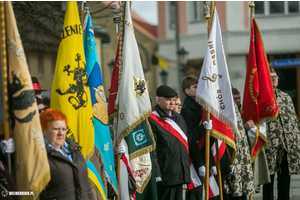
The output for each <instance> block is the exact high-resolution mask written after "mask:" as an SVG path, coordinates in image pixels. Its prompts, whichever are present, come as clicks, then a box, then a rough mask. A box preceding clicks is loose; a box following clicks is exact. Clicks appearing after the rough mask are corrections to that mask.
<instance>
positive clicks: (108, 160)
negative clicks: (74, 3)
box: [83, 12, 118, 193]
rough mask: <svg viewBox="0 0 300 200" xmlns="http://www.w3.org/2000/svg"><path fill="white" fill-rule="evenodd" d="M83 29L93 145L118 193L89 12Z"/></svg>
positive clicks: (104, 101) (109, 180)
mask: <svg viewBox="0 0 300 200" xmlns="http://www.w3.org/2000/svg"><path fill="white" fill-rule="evenodd" d="M83 30H84V52H85V57H86V71H87V77H88V85H89V87H90V93H91V101H92V107H93V115H94V119H93V121H94V131H95V136H94V137H95V146H96V148H98V149H99V151H100V153H101V155H102V158H103V162H104V166H105V172H106V178H107V180H108V182H109V183H110V184H111V185H112V188H113V189H114V190H115V192H116V193H118V187H117V185H118V184H117V178H116V174H115V161H114V154H113V146H112V141H111V136H110V130H109V124H108V113H107V109H106V97H105V94H104V87H103V83H102V75H101V69H100V65H99V59H98V52H97V45H96V41H95V37H94V31H93V24H92V19H91V16H90V12H87V14H86V17H85V22H84V29H83ZM99 181H101V180H99ZM98 189H99V188H98ZM99 190H100V189H99Z"/></svg>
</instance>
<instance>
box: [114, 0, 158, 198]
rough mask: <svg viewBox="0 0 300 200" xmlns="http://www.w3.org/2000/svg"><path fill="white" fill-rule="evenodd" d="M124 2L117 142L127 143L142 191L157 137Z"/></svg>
mask: <svg viewBox="0 0 300 200" xmlns="http://www.w3.org/2000/svg"><path fill="white" fill-rule="evenodd" d="M124 4H125V20H124V39H123V49H122V50H123V52H122V63H123V72H122V79H121V82H120V85H119V90H118V94H117V98H116V104H117V105H118V108H119V115H118V124H117V138H118V142H117V144H120V142H121V140H122V139H123V138H124V140H125V141H126V143H127V146H128V152H129V162H130V166H131V170H132V174H133V176H134V179H135V181H136V185H137V192H138V193H140V194H141V193H143V191H144V188H145V187H146V186H147V184H148V182H149V180H150V179H151V172H152V163H151V157H150V152H151V151H153V150H154V149H155V141H154V136H153V134H152V130H151V128H150V125H149V122H148V119H147V118H148V116H149V115H150V114H151V112H152V109H151V104H150V98H149V92H148V89H147V84H146V80H145V77H144V72H143V67H142V63H141V60H140V54H139V50H138V46H137V42H136V39H135V36H134V29H133V24H132V19H131V14H130V8H129V3H128V2H124ZM154 179H155V177H154Z"/></svg>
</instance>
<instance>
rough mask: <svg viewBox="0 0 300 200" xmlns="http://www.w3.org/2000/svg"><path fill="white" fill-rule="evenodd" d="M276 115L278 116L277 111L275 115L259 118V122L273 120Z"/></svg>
mask: <svg viewBox="0 0 300 200" xmlns="http://www.w3.org/2000/svg"><path fill="white" fill-rule="evenodd" d="M277 117H278V111H277V112H276V114H275V115H272V116H268V117H263V118H260V119H259V122H272V121H275V120H276V119H277Z"/></svg>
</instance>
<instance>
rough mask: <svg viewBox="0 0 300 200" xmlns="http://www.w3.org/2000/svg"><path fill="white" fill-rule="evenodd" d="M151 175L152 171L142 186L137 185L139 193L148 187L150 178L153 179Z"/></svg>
mask: <svg viewBox="0 0 300 200" xmlns="http://www.w3.org/2000/svg"><path fill="white" fill-rule="evenodd" d="M151 176H152V171H151V172H150V174H149V176H148V178H147V179H146V180H145V181H144V183H143V185H142V187H137V188H136V191H137V192H138V193H139V194H142V193H143V192H144V189H145V188H146V186H147V185H148V183H149V181H150V179H151Z"/></svg>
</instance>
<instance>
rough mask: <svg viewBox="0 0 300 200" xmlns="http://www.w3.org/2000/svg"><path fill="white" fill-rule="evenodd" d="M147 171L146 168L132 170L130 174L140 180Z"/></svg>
mask: <svg viewBox="0 0 300 200" xmlns="http://www.w3.org/2000/svg"><path fill="white" fill-rule="evenodd" d="M148 170H149V169H148V167H146V168H145V169H140V170H133V171H132V174H133V176H134V177H140V178H141V177H142V176H144V175H146V174H147V172H148Z"/></svg>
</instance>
